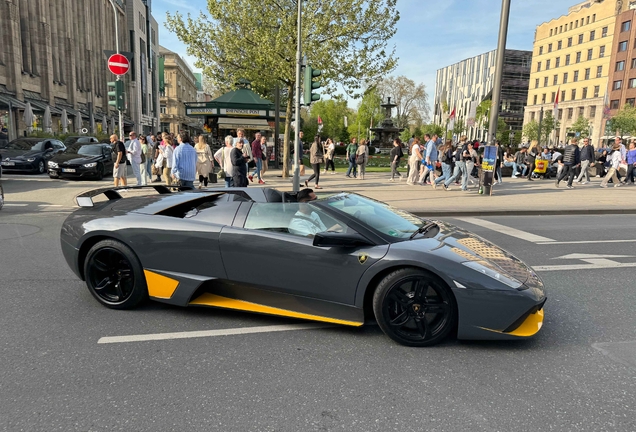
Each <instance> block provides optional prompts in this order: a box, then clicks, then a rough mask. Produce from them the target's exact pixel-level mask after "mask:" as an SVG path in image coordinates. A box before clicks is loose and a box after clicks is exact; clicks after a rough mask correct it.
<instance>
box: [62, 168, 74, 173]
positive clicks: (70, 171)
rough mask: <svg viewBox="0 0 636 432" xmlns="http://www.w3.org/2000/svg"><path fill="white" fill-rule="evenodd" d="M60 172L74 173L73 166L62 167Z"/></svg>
mask: <svg viewBox="0 0 636 432" xmlns="http://www.w3.org/2000/svg"><path fill="white" fill-rule="evenodd" d="M62 172H68V173H74V172H75V168H62Z"/></svg>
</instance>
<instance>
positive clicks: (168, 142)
mask: <svg viewBox="0 0 636 432" xmlns="http://www.w3.org/2000/svg"><path fill="white" fill-rule="evenodd" d="M163 142H164V144H165V145H164V146H163V149H161V154H162V155H163V160H164V164H163V176H164V177H165V179H166V185H168V186H170V185H171V184H172V152H173V150H174V141H173V140H172V137H171V136H167V137H165V138H164V139H163Z"/></svg>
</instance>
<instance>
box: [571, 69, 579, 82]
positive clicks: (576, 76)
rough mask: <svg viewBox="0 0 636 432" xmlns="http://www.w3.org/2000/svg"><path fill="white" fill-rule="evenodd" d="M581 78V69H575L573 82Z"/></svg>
mask: <svg viewBox="0 0 636 432" xmlns="http://www.w3.org/2000/svg"><path fill="white" fill-rule="evenodd" d="M578 80H579V71H574V78H572V82H577V81H578Z"/></svg>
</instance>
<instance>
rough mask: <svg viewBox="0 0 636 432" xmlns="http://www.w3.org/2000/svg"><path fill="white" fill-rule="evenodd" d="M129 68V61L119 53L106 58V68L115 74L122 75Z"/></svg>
mask: <svg viewBox="0 0 636 432" xmlns="http://www.w3.org/2000/svg"><path fill="white" fill-rule="evenodd" d="M128 69H130V62H129V61H128V59H127V58H126V57H125V56H123V55H121V54H113V55H112V56H110V57H109V58H108V70H110V71H111V72H112V73H114V74H115V75H124V74H125V73H126V72H128Z"/></svg>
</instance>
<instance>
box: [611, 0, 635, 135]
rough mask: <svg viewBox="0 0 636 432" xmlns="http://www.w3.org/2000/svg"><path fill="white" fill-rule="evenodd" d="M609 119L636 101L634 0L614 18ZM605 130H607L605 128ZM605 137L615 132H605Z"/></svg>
mask: <svg viewBox="0 0 636 432" xmlns="http://www.w3.org/2000/svg"><path fill="white" fill-rule="evenodd" d="M609 87H610V91H609V97H608V101H609V115H610V117H611V116H613V115H614V114H616V112H617V111H618V110H619V109H621V108H623V107H624V106H625V105H632V106H634V105H635V101H636V0H633V1H631V2H630V3H629V5H628V8H627V10H625V11H623V12H621V14H620V15H618V16H617V17H616V26H615V27H614V43H613V44H612V55H611V63H610V77H609ZM605 129H607V128H605ZM606 132H607V135H614V134H615V133H616V131H609V130H606Z"/></svg>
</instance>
